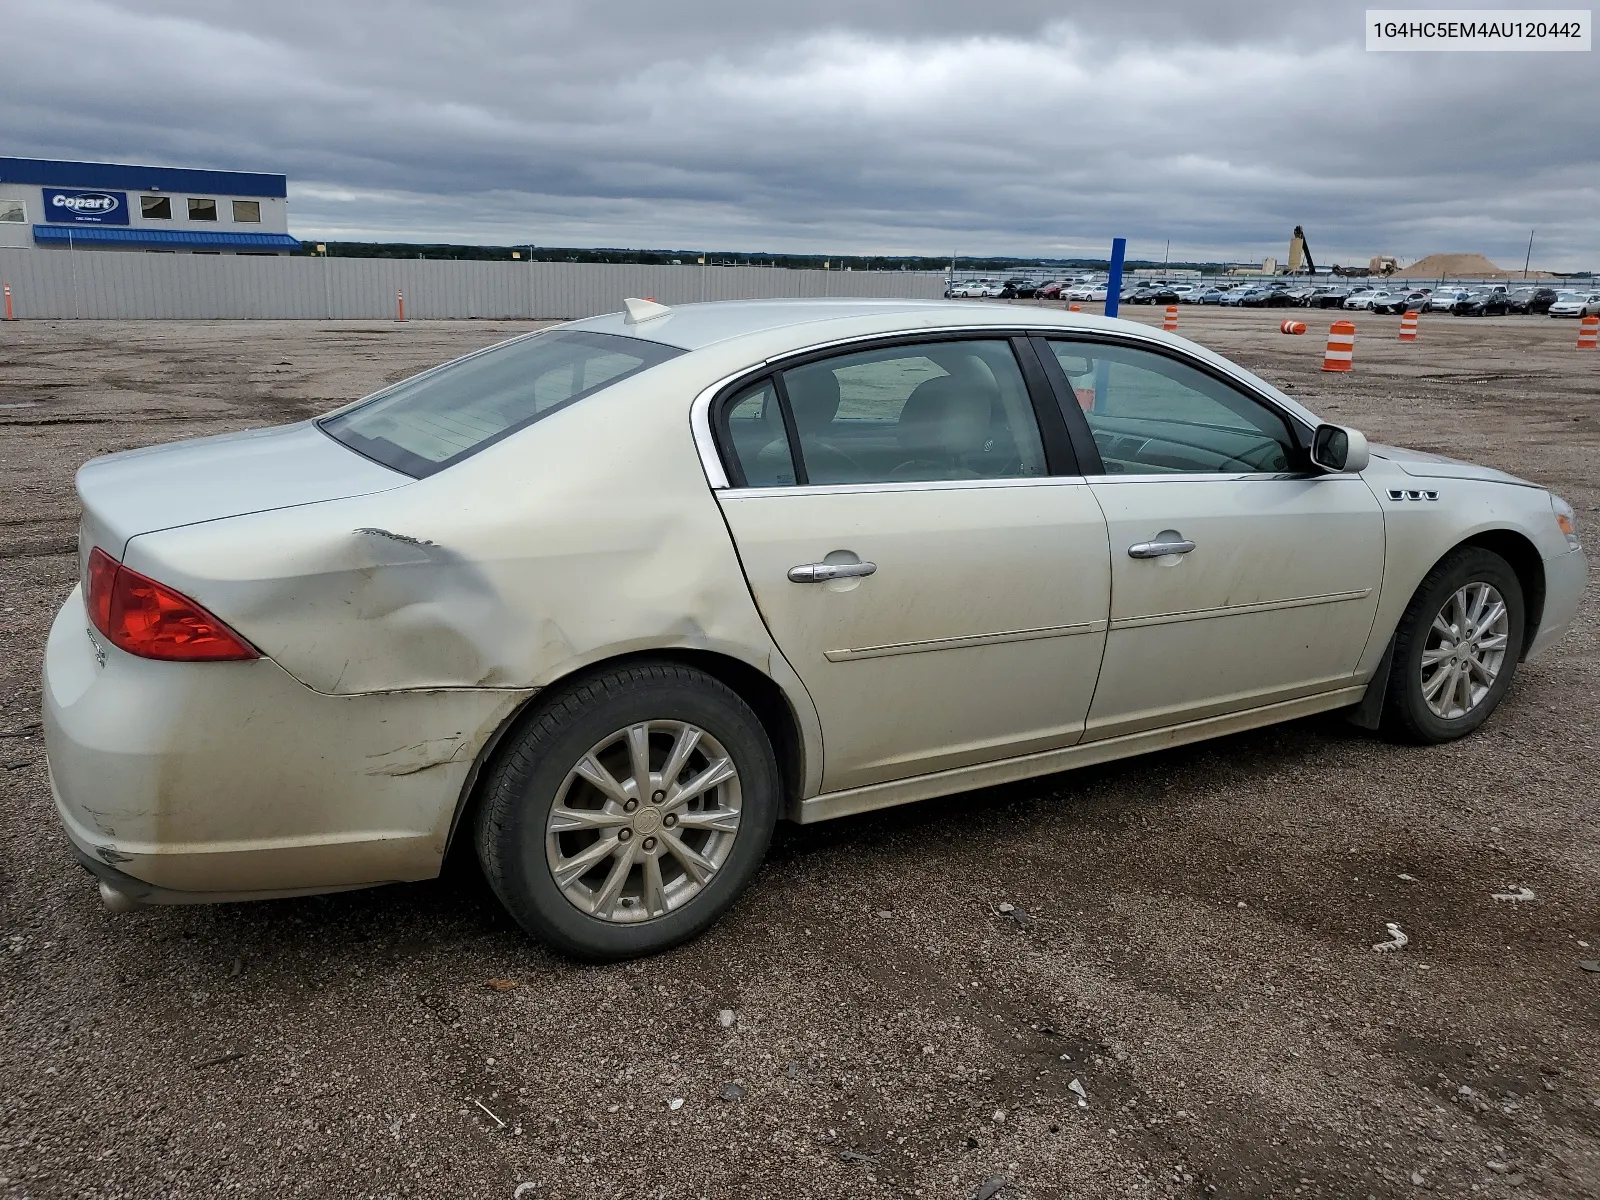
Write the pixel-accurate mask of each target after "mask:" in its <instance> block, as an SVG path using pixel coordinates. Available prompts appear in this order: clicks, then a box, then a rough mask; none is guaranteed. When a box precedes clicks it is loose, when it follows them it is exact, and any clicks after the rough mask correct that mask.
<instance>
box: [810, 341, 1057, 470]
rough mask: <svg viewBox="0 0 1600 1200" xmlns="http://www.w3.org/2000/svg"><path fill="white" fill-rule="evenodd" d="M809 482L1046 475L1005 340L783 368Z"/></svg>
mask: <svg viewBox="0 0 1600 1200" xmlns="http://www.w3.org/2000/svg"><path fill="white" fill-rule="evenodd" d="M781 378H782V383H783V390H784V395H785V398H786V399H787V402H788V405H789V412H790V414H791V416H792V419H793V424H794V430H795V433H796V435H797V436H798V439H799V450H800V459H801V466H802V467H803V470H804V479H805V482H807V483H813V484H819V483H898V482H907V481H915V480H961V479H1004V478H1018V477H1029V476H1043V475H1045V474H1047V471H1046V468H1045V456H1044V445H1043V443H1042V441H1041V439H1040V436H1039V426H1038V422H1037V420H1036V419H1035V417H1034V413H1033V405H1032V403H1031V401H1030V399H1029V396H1028V389H1027V386H1026V384H1024V382H1023V378H1022V372H1021V370H1020V369H1019V368H1018V366H1017V361H1016V357H1015V355H1013V353H1012V351H1011V346H1010V344H1009V343H1008V342H1006V341H1002V340H994V341H938V342H924V343H920V344H914V345H900V346H887V347H883V348H880V349H875V350H865V351H861V352H858V353H855V354H844V355H839V356H837V357H835V358H829V359H824V360H822V361H821V362H815V363H808V364H807V365H805V366H802V367H795V368H792V369H791V370H788V371H785V372H783V374H782V377H781Z"/></svg>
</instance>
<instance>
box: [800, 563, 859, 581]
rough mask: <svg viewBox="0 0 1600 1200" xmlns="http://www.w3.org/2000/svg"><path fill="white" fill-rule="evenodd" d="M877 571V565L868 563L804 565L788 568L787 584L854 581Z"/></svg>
mask: <svg viewBox="0 0 1600 1200" xmlns="http://www.w3.org/2000/svg"><path fill="white" fill-rule="evenodd" d="M877 569H878V564H877V563H870V562H853V563H852V562H843V563H830V562H820V563H806V564H805V565H804V566H800V567H790V568H789V582H790V583H827V582H828V580H830V579H856V578H861V577H864V576H867V575H871V574H874V573H875V572H876V571H877Z"/></svg>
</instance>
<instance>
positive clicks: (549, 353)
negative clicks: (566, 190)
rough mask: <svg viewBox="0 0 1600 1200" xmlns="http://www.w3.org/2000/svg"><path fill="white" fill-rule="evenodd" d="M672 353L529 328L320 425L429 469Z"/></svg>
mask: <svg viewBox="0 0 1600 1200" xmlns="http://www.w3.org/2000/svg"><path fill="white" fill-rule="evenodd" d="M681 353H682V351H681V350H675V349H673V348H672V347H671V346H663V345H661V344H660V343H659V342H646V341H642V340H640V339H638V338H629V337H617V336H614V335H612V334H603V333H580V332H577V331H575V330H568V331H562V332H554V331H552V332H550V333H539V334H534V335H533V336H532V337H527V338H518V339H517V340H516V341H513V342H506V343H505V344H504V345H500V346H494V347H491V348H490V349H488V350H482V351H479V352H478V353H477V354H472V355H469V356H468V357H466V358H463V359H458V360H457V361H455V362H452V363H446V364H445V365H444V366H442V367H436V368H434V369H433V370H431V371H427V372H425V373H423V374H421V375H418V376H416V377H415V378H412V379H408V380H405V381H404V382H403V383H397V384H395V386H394V387H392V388H388V389H386V390H385V391H382V392H379V393H378V394H377V395H375V396H373V397H372V398H371V399H369V400H367V401H365V402H364V403H362V404H360V405H357V406H356V407H355V408H351V409H346V410H345V411H344V412H341V413H336V414H335V415H333V416H331V417H327V418H325V419H324V420H323V421H322V422H321V425H322V428H323V429H324V430H326V431H327V432H328V433H329V434H331V435H332V436H333V437H335V438H337V439H338V440H339V441H341V442H343V443H344V444H345V445H347V446H349V447H350V448H351V449H352V450H355V451H357V452H359V453H361V454H364V455H366V456H367V457H368V458H371V459H375V460H376V461H378V462H381V463H383V464H384V465H385V466H389V467H393V468H395V469H396V470H398V471H404V472H405V473H406V474H408V475H414V476H419V477H420V476H423V475H431V474H432V473H433V472H435V471H439V470H442V469H444V468H445V467H447V466H449V465H450V464H451V463H453V462H456V461H458V460H460V459H462V458H465V457H466V456H467V455H469V454H471V453H473V452H474V451H477V450H481V449H483V447H485V446H487V445H490V444H492V443H493V442H496V441H499V440H500V439H501V438H503V437H505V436H506V435H507V434H510V433H513V432H515V431H516V430H518V429H521V428H522V427H524V426H526V425H530V424H532V423H533V422H534V421H537V420H538V419H539V418H541V417H544V416H548V415H549V414H550V413H552V412H554V411H556V410H557V409H559V408H565V407H566V406H567V405H568V404H572V403H574V402H575V401H578V400H581V399H583V397H585V396H588V395H592V394H593V393H595V392H597V391H599V390H600V389H601V388H603V387H606V386H607V385H608V384H613V383H616V382H617V381H618V380H622V379H626V378H627V377H628V376H630V375H635V374H637V373H638V372H640V371H643V370H645V369H646V368H648V367H653V366H655V365H656V364H658V363H663V362H666V361H667V360H668V359H669V358H675V357H677V356H678V355H679V354H681Z"/></svg>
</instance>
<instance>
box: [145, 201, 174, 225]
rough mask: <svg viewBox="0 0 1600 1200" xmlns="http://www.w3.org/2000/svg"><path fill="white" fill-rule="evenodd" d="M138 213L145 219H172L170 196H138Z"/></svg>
mask: <svg viewBox="0 0 1600 1200" xmlns="http://www.w3.org/2000/svg"><path fill="white" fill-rule="evenodd" d="M139 215H140V216H142V217H144V219H145V220H146V221H170V220H172V197H171V196H140V197H139Z"/></svg>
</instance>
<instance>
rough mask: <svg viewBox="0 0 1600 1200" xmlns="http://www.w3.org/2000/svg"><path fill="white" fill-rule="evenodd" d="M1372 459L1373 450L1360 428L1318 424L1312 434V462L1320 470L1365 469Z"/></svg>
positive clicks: (1335, 471)
mask: <svg viewBox="0 0 1600 1200" xmlns="http://www.w3.org/2000/svg"><path fill="white" fill-rule="evenodd" d="M1371 461H1372V452H1371V451H1370V450H1368V448H1367V439H1366V436H1365V435H1364V434H1362V432H1361V431H1360V430H1359V429H1347V428H1345V427H1344V426H1343V425H1318V426H1317V431H1316V433H1314V434H1312V436H1311V463H1312V465H1313V466H1315V467H1316V468H1317V470H1319V471H1327V472H1329V473H1330V474H1332V473H1337V472H1339V471H1365V470H1366V469H1367V464H1368V463H1369V462H1371Z"/></svg>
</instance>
